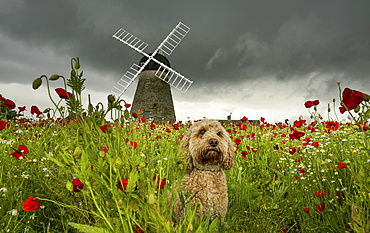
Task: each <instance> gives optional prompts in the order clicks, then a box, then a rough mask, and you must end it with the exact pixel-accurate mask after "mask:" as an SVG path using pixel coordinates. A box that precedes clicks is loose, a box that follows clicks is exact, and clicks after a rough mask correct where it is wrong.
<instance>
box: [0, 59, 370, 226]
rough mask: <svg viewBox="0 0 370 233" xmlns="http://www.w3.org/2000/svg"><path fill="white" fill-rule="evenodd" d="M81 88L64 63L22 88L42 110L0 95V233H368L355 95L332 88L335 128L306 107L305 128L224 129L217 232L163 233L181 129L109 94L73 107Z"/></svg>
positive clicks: (76, 66) (367, 113)
mask: <svg viewBox="0 0 370 233" xmlns="http://www.w3.org/2000/svg"><path fill="white" fill-rule="evenodd" d="M43 82H44V83H43ZM49 82H59V83H60V84H61V85H60V88H57V89H55V90H52V89H50V88H49ZM84 82H85V79H84V78H83V72H82V71H81V67H80V61H79V59H78V58H73V59H72V60H71V72H70V77H69V78H67V79H66V78H64V77H63V76H61V75H51V76H49V77H48V76H46V75H43V76H41V77H40V78H37V79H36V80H35V81H34V82H33V84H32V87H33V88H34V89H35V90H36V91H37V88H38V87H39V86H40V85H47V86H48V93H45V95H49V97H50V99H51V102H52V104H53V108H48V109H45V110H42V111H41V110H40V109H39V108H38V107H37V106H36V105H34V106H16V105H15V104H14V102H13V101H12V100H10V99H7V98H6V96H2V95H0V103H1V106H0V114H1V115H0V148H1V150H0V229H1V232H135V233H139V232H189V231H192V232H214V230H215V226H216V225H218V232H364V233H365V232H370V203H369V202H370V174H369V173H370V156H369V153H370V145H369V136H370V131H369V127H370V126H369V124H368V119H369V118H370V106H369V100H370V96H368V95H367V94H364V93H362V92H360V91H356V90H352V89H350V88H345V89H344V90H343V91H342V89H341V86H340V84H339V83H338V87H339V98H337V100H333V102H332V103H329V104H328V112H330V111H333V112H334V113H335V114H338V115H339V114H342V113H344V112H348V113H349V114H350V115H351V119H352V120H351V121H347V122H340V121H339V120H338V119H331V118H328V119H327V120H323V117H322V114H321V113H318V111H317V105H319V104H322V103H320V101H319V100H313V101H311V100H308V101H307V102H305V103H302V105H304V106H305V107H306V108H307V110H308V111H309V113H310V114H311V119H312V120H311V121H310V122H307V121H306V120H303V119H296V120H295V121H293V122H289V121H288V120H285V121H284V120H282V122H278V123H268V122H266V121H265V119H264V118H261V119H260V122H259V124H256V125H254V124H252V123H250V122H249V121H248V119H247V118H246V117H244V118H242V119H240V122H239V123H238V124H224V127H225V128H226V130H227V131H228V132H229V134H230V137H231V139H232V140H233V142H234V146H235V156H234V158H235V167H234V168H233V169H231V170H229V171H225V174H226V177H227V183H228V196H229V206H228V212H227V215H226V218H225V221H224V222H220V221H218V219H216V220H215V221H214V222H212V223H211V224H209V220H208V219H207V216H206V215H205V216H203V217H202V218H200V219H198V218H196V217H195V211H188V212H187V214H186V216H185V218H184V221H183V222H182V223H180V224H179V225H176V226H175V225H174V224H173V219H172V208H171V207H172V205H173V203H174V199H173V198H171V196H176V192H175V185H176V183H177V182H179V181H181V179H182V178H183V176H184V169H182V168H183V166H184V165H183V164H182V163H180V162H181V161H183V159H184V158H185V157H186V156H185V155H184V154H181V153H179V150H178V147H179V145H180V142H181V139H182V137H183V136H184V135H185V133H186V131H187V129H188V128H189V126H190V125H191V124H192V122H190V121H189V122H154V121H151V120H149V119H145V118H143V115H144V114H143V113H144V110H143V109H141V110H140V111H139V112H137V113H134V112H132V113H130V106H131V105H130V104H129V103H126V102H125V101H124V100H122V99H116V97H115V96H112V95H110V96H108V98H107V106H108V107H107V108H106V109H104V106H103V104H102V103H99V104H98V105H96V106H93V105H92V104H91V103H88V104H87V106H83V104H82V102H81V96H82V92H83V90H84ZM30 88H31V84H30ZM53 91H55V92H56V93H57V94H58V96H59V99H57V100H54V99H52V97H51V95H50V92H53ZM0 94H1V93H0ZM90 98H91V97H90V96H89V99H90ZM336 105H337V106H336ZM26 113H28V114H26ZM26 115H28V116H26ZM187 204H188V203H186V202H185V201H184V202H183V205H187Z"/></svg>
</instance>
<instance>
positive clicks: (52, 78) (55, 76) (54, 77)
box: [49, 74, 60, 81]
mask: <svg viewBox="0 0 370 233" xmlns="http://www.w3.org/2000/svg"><path fill="white" fill-rule="evenodd" d="M59 77H60V76H59V75H57V74H54V75H52V76H50V78H49V80H52V81H55V80H58V79H59Z"/></svg>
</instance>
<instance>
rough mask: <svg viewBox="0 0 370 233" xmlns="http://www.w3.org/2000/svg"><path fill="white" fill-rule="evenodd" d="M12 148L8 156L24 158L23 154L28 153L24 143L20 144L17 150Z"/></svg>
mask: <svg viewBox="0 0 370 233" xmlns="http://www.w3.org/2000/svg"><path fill="white" fill-rule="evenodd" d="M12 149H13V150H14V152H13V153H11V154H10V156H12V157H15V158H16V159H24V155H25V154H28V153H30V151H29V150H28V148H27V147H26V146H25V145H20V146H19V147H18V150H16V149H14V148H13V147H12Z"/></svg>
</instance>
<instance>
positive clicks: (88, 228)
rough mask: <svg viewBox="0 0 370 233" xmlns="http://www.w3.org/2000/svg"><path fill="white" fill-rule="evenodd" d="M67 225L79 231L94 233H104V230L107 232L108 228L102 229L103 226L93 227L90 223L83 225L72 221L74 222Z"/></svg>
mask: <svg viewBox="0 0 370 233" xmlns="http://www.w3.org/2000/svg"><path fill="white" fill-rule="evenodd" d="M68 225H70V226H72V227H74V228H76V229H77V230H79V231H81V232H86V233H88V232H95V233H105V232H109V231H108V230H106V229H104V228H99V227H93V226H90V225H85V224H78V223H74V222H69V223H68Z"/></svg>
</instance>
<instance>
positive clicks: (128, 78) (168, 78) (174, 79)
mask: <svg viewBox="0 0 370 233" xmlns="http://www.w3.org/2000/svg"><path fill="white" fill-rule="evenodd" d="M189 31H190V28H189V27H188V26H186V25H185V24H183V23H181V22H179V23H178V24H177V26H176V27H175V28H174V29H173V30H172V31H171V32H170V34H169V35H168V36H167V37H166V38H165V39H164V40H163V41H162V43H161V44H160V45H159V46H158V47H157V49H156V50H155V51H154V52H153V53H152V54H151V55H148V54H147V53H145V52H144V50H145V48H146V47H147V46H148V44H147V43H145V42H143V41H142V40H140V39H139V38H137V37H136V36H134V35H132V34H130V33H129V32H127V31H126V30H124V29H122V28H121V29H120V30H118V31H117V32H116V33H115V34H114V35H113V37H114V38H115V39H117V40H119V41H121V42H122V43H124V44H126V45H127V46H129V47H130V48H132V49H134V50H135V51H137V52H139V53H140V54H142V55H144V56H146V57H147V58H148V59H147V60H146V61H145V63H144V64H143V65H142V66H139V65H136V64H133V65H132V66H131V67H130V68H129V70H128V71H126V73H125V74H124V75H123V76H122V78H121V79H120V80H119V81H118V82H117V83H116V85H115V86H114V87H113V89H112V90H111V92H112V93H113V94H115V95H117V96H118V97H120V96H121V95H122V94H123V93H124V92H125V91H126V90H127V88H128V87H129V86H130V85H131V83H133V81H134V80H135V79H136V77H137V76H138V75H139V74H140V73H141V72H142V71H143V70H144V68H145V67H146V65H148V64H149V62H150V61H154V62H156V63H158V64H159V68H158V70H157V71H156V73H155V75H156V76H157V77H158V78H160V79H162V80H163V81H165V82H167V83H168V84H170V85H171V86H172V87H174V88H176V89H178V90H180V91H182V92H186V91H187V90H188V88H189V87H190V85H191V84H192V83H193V81H191V80H189V79H187V78H185V77H184V76H183V75H181V74H180V73H178V72H176V71H175V70H173V69H171V68H170V67H168V66H166V65H165V64H163V63H162V62H160V61H158V60H157V59H155V58H154V56H155V55H156V54H157V53H164V54H166V55H171V54H172V52H173V50H174V49H175V48H176V47H177V45H178V44H179V43H180V42H181V40H182V39H183V38H184V37H185V35H186V34H187V33H188V32H189Z"/></svg>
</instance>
